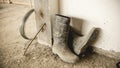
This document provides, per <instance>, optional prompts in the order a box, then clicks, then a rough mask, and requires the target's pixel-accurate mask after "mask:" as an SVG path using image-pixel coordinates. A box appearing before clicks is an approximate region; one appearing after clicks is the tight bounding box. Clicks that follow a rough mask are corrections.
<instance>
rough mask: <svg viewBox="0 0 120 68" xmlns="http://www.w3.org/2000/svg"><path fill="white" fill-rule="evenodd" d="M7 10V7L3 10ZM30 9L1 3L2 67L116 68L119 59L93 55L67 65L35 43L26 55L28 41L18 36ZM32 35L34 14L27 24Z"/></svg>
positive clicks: (43, 46) (0, 42) (0, 63)
mask: <svg viewBox="0 0 120 68" xmlns="http://www.w3.org/2000/svg"><path fill="white" fill-rule="evenodd" d="M3 7H4V8H3ZM28 9H30V7H28V6H20V5H7V4H6V5H3V4H0V68H116V62H117V60H115V59H111V58H108V57H105V56H102V55H98V54H96V53H93V54H91V55H89V56H88V57H85V58H82V59H81V60H80V61H79V62H78V63H76V64H68V63H64V62H63V61H61V60H60V58H59V57H57V56H56V55H54V54H53V53H52V51H51V49H50V48H49V47H47V46H45V45H40V44H38V43H37V42H36V41H35V42H34V43H33V44H32V45H31V47H30V48H29V50H28V52H27V56H26V57H25V56H23V52H24V47H25V44H26V42H27V40H25V39H23V38H22V37H21V36H20V34H19V26H20V24H21V20H22V17H23V16H24V14H25V13H26V12H27V11H28ZM27 23H28V24H29V25H28V26H27V28H28V29H27V30H28V31H27V33H29V36H31V37H32V36H33V35H34V34H35V24H33V23H35V20H34V14H32V16H31V17H30V19H29V21H28V22H27Z"/></svg>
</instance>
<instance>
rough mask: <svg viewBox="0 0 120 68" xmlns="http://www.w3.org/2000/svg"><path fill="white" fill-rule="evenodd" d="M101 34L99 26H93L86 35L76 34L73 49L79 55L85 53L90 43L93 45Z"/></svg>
mask: <svg viewBox="0 0 120 68" xmlns="http://www.w3.org/2000/svg"><path fill="white" fill-rule="evenodd" d="M98 34H99V28H95V27H93V28H92V29H91V30H90V31H89V33H88V34H87V35H85V36H82V37H81V36H78V35H76V36H75V35H74V38H73V50H74V52H75V53H76V54H77V55H80V54H81V53H84V52H85V51H86V49H87V47H88V46H89V45H92V44H93V43H94V42H95V40H96V39H97V36H98Z"/></svg>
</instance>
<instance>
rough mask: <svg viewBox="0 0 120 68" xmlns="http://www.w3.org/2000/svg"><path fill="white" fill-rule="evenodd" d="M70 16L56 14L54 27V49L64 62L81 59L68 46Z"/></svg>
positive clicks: (73, 61)
mask: <svg viewBox="0 0 120 68" xmlns="http://www.w3.org/2000/svg"><path fill="white" fill-rule="evenodd" d="M69 24H70V18H69V17H66V16H62V15H56V16H55V23H54V27H53V39H54V43H53V47H52V51H53V53H54V54H57V55H58V56H59V57H60V58H61V59H62V60H63V61H64V62H67V63H75V62H77V61H78V60H79V57H78V56H76V55H75V54H74V53H73V52H72V51H71V50H70V49H69V47H68V33H69V28H70V26H69Z"/></svg>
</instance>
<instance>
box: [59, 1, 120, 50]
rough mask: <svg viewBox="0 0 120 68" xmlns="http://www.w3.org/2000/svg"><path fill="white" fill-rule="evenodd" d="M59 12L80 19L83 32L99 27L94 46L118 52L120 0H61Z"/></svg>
mask: <svg viewBox="0 0 120 68" xmlns="http://www.w3.org/2000/svg"><path fill="white" fill-rule="evenodd" d="M61 14H64V15H68V16H71V17H76V18H79V19H82V20H83V26H82V28H83V31H82V32H83V34H86V33H88V31H89V30H90V29H91V28H92V27H99V28H101V29H102V31H101V35H100V37H99V40H98V41H97V43H96V44H95V45H94V46H96V47H98V48H102V49H104V50H112V51H115V52H120V0H61Z"/></svg>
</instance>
